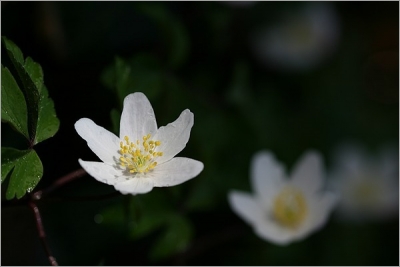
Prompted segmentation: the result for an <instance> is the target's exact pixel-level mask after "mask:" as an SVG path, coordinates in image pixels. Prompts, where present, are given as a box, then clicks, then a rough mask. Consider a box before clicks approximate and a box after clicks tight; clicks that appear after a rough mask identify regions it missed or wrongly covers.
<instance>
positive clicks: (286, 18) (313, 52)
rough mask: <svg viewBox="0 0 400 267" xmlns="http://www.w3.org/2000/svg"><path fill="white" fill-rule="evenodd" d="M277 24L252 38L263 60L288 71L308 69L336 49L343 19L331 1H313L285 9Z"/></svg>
mask: <svg viewBox="0 0 400 267" xmlns="http://www.w3.org/2000/svg"><path fill="white" fill-rule="evenodd" d="M285 11H286V12H287V13H283V14H282V15H281V16H282V17H281V18H280V19H278V21H277V22H276V24H274V25H271V26H270V27H265V28H261V29H259V30H257V31H256V32H255V34H254V38H253V39H252V45H253V48H254V53H255V55H256V56H257V57H258V58H259V59H260V61H261V62H262V63H264V64H266V65H271V66H272V67H274V68H279V69H284V70H295V71H298V70H308V69H311V68H313V67H315V66H316V65H318V64H319V63H320V62H321V61H323V60H324V59H325V58H326V57H328V56H329V55H330V54H331V53H332V52H333V50H334V49H335V47H336V45H337V43H338V39H339V19H338V16H337V14H336V12H335V10H334V8H333V7H332V6H331V4H329V3H317V2H310V3H304V6H303V7H301V8H299V9H296V10H289V9H288V10H285Z"/></svg>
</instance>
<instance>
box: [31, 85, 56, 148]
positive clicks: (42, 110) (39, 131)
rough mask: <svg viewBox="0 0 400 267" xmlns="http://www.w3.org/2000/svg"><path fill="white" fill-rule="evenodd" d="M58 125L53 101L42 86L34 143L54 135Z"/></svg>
mask: <svg viewBox="0 0 400 267" xmlns="http://www.w3.org/2000/svg"><path fill="white" fill-rule="evenodd" d="M59 127H60V120H59V119H58V118H57V116H56V111H55V108H54V102H53V100H52V99H51V98H49V96H48V92H47V88H46V87H45V86H43V88H42V93H41V95H40V100H39V117H38V121H37V127H36V136H35V140H34V144H37V143H40V142H42V141H43V140H46V139H48V138H50V137H52V136H54V135H55V134H56V133H57V131H58V129H59Z"/></svg>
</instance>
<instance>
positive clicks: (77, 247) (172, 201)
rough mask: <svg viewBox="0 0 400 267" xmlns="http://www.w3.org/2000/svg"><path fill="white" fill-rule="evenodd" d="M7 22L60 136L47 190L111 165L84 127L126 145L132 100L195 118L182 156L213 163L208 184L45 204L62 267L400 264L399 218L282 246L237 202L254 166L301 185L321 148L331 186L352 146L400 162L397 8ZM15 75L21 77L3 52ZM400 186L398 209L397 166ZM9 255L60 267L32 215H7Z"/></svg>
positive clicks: (347, 6)
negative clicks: (308, 157)
mask: <svg viewBox="0 0 400 267" xmlns="http://www.w3.org/2000/svg"><path fill="white" fill-rule="evenodd" d="M1 16H2V25H1V30H2V33H1V34H2V35H3V36H6V37H7V38H9V39H10V40H12V41H14V42H15V43H16V44H17V45H18V46H19V47H20V49H21V50H22V52H23V53H24V56H25V57H27V56H30V57H32V58H33V59H34V60H35V61H36V62H38V63H39V64H41V66H42V68H43V72H44V81H45V84H46V86H47V88H48V90H49V94H50V97H51V98H52V99H53V100H54V103H55V109H56V112H57V115H58V117H59V119H60V122H61V124H60V130H59V132H58V133H57V134H56V135H55V136H54V137H53V138H51V139H49V140H47V141H45V142H43V143H40V144H39V145H38V146H37V147H36V148H37V152H38V154H39V156H40V158H41V159H42V162H43V165H44V176H43V178H42V180H41V181H40V183H39V185H38V186H37V189H41V188H45V187H46V186H48V185H50V184H51V183H52V182H54V181H55V180H56V179H57V178H59V177H61V176H63V175H65V174H67V173H69V172H71V171H74V170H76V169H78V168H80V166H79V164H78V158H82V159H84V160H95V161H97V160H98V159H97V158H96V156H95V155H94V153H92V152H91V151H90V149H89V148H88V147H87V145H86V142H85V141H84V140H83V139H81V138H80V136H79V135H78V134H77V133H76V131H75V129H74V126H73V125H74V123H75V122H76V121H77V120H78V119H80V118H82V117H87V118H91V119H92V120H93V121H95V122H96V123H97V124H98V125H101V126H103V127H105V128H107V129H109V130H111V131H114V132H115V133H118V127H119V126H118V124H119V117H120V114H121V111H122V101H123V98H124V97H125V96H126V95H127V94H129V93H132V92H136V91H141V92H144V93H145V94H146V95H147V97H148V98H149V100H150V102H151V103H152V105H153V108H154V110H155V114H156V117H157V122H158V125H159V126H163V125H166V124H167V123H169V122H172V121H174V120H175V119H176V118H177V117H178V116H179V114H180V112H181V111H183V110H184V109H186V108H189V109H190V110H191V111H192V112H193V113H194V115H195V123H194V127H193V128H192V132H191V138H190V140H189V142H188V144H187V146H186V148H185V149H184V150H183V151H182V152H181V153H180V155H181V156H185V157H190V158H194V159H197V160H200V161H202V162H203V163H204V165H205V169H204V171H203V172H202V173H201V174H200V175H199V176H198V177H196V178H194V179H192V180H190V181H188V182H186V183H184V184H182V185H179V186H175V187H171V188H154V189H153V191H151V192H150V193H148V194H145V195H137V196H123V195H120V196H117V197H114V198H111V199H103V200H97V201H79V202H78V201H68V200H67V198H68V197H72V196H94V195H103V194H107V193H111V192H113V191H114V188H113V187H111V186H107V185H105V184H101V183H99V182H97V181H95V180H94V179H93V178H91V177H90V176H84V177H82V178H80V179H78V180H76V181H74V182H71V183H70V184H67V185H65V186H64V187H62V188H60V189H59V190H57V191H55V192H54V193H53V194H52V195H49V197H48V199H47V200H45V199H44V200H43V201H41V202H39V203H38V205H39V208H40V210H41V213H42V217H43V223H44V227H45V229H46V233H47V236H48V237H47V238H48V241H49V245H50V247H51V249H52V251H53V254H54V256H55V257H56V259H57V260H58V262H59V264H61V265H398V264H399V219H398V206H397V210H396V211H395V212H394V215H393V216H386V217H385V218H384V219H382V220H373V221H367V220H366V221H361V222H353V221H347V220H341V219H340V216H339V214H338V213H336V212H334V213H333V214H332V216H331V218H330V220H329V221H328V223H327V224H326V225H325V227H323V228H322V229H321V230H320V231H318V232H316V233H314V234H312V235H310V236H309V237H307V238H306V239H305V240H303V241H300V242H295V243H292V244H290V245H288V246H283V247H282V246H277V245H275V244H273V243H270V242H266V241H264V240H262V239H260V238H259V237H257V236H256V235H255V234H254V233H253V230H252V228H251V227H250V226H249V225H247V224H246V223H245V222H243V221H242V220H241V219H240V218H239V217H238V216H237V215H236V214H234V213H233V212H232V210H231V209H230V207H229V205H228V201H227V193H228V192H229V191H230V190H231V189H238V190H243V191H250V177H249V166H250V159H251V157H252V155H253V154H254V153H256V152H257V151H259V150H261V149H268V150H271V151H272V152H273V153H275V155H276V157H277V159H278V160H279V161H280V162H282V163H283V164H284V165H285V166H286V168H287V170H288V173H290V171H291V169H292V166H293V164H294V163H295V161H296V160H297V159H298V158H299V157H300V156H301V155H302V154H303V152H304V151H306V150H307V149H310V148H312V149H316V150H318V151H320V152H321V153H322V155H323V156H324V164H325V168H326V173H327V177H328V179H329V177H330V176H329V173H331V172H334V170H333V169H334V168H335V164H334V158H335V157H334V156H333V154H334V151H335V150H336V148H337V147H338V146H340V144H342V143H343V142H348V141H350V142H356V143H358V144H360V145H361V146H362V147H363V149H364V150H365V151H367V153H369V154H370V155H373V156H374V155H378V153H379V151H380V149H381V147H382V146H386V147H387V146H389V147H392V148H394V150H395V151H396V152H397V153H398V147H399V3H398V2H351V3H348V2H252V1H249V2H186V3H185V2H115V3H114V2H97V3H96V2H2V3H1ZM2 64H3V65H6V66H10V63H9V61H8V59H7V54H6V53H5V52H4V48H3V47H2ZM1 135H2V137H1V138H2V140H1V141H2V146H13V147H17V148H25V147H26V144H25V143H24V140H23V139H20V137H19V136H16V134H15V133H14V132H13V131H12V130H11V129H10V128H9V126H8V125H4V124H2V129H1ZM377 164H378V163H377ZM392 176H393V177H394V179H395V183H394V184H395V185H396V186H395V187H394V188H395V189H396V192H397V200H396V201H397V204H398V161H397V167H396V169H395V173H394V174H392ZM377 179H378V181H381V180H379V179H380V177H377ZM382 180H383V179H382ZM392 188H393V187H392ZM2 195H4V188H2ZM52 197H64V198H65V199H66V200H64V201H52V200H51V198H52ZM2 201H5V200H4V197H3V198H2ZM392 213H393V212H392ZM1 245H2V246H1V263H2V264H3V265H48V259H47V258H46V254H45V252H44V249H43V247H42V246H41V244H40V240H39V238H38V234H37V231H36V227H35V222H34V216H33V214H32V212H31V210H30V209H29V208H28V207H25V206H18V207H3V208H2V210H1Z"/></svg>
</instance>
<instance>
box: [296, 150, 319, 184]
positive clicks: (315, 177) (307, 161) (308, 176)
mask: <svg viewBox="0 0 400 267" xmlns="http://www.w3.org/2000/svg"><path fill="white" fill-rule="evenodd" d="M323 175H324V173H323V169H322V158H321V155H320V154H319V153H317V152H315V151H308V152H306V153H305V154H304V155H303V156H302V157H301V158H300V160H299V161H298V162H297V164H296V166H295V167H294V170H293V172H292V176H291V183H292V184H293V185H295V186H298V187H300V188H302V189H303V190H304V191H306V192H316V191H318V190H320V189H321V187H322V182H323Z"/></svg>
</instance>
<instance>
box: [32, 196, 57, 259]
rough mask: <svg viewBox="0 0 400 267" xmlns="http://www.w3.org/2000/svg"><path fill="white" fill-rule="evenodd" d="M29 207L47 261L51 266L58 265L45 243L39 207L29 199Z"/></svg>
mask: <svg viewBox="0 0 400 267" xmlns="http://www.w3.org/2000/svg"><path fill="white" fill-rule="evenodd" d="M28 204H29V207H30V208H31V209H32V211H33V213H34V214H35V219H36V228H37V230H38V232H39V238H40V241H41V242H42V245H43V247H44V250H45V251H46V254H47V257H48V258H49V262H50V264H51V265H52V266H58V263H57V261H56V258H55V257H54V256H53V255H52V253H51V251H50V247H49V245H48V244H47V240H46V232H45V231H44V227H43V223H42V216H41V215H40V212H39V208H38V206H36V204H35V203H34V202H33V201H29V203H28Z"/></svg>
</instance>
